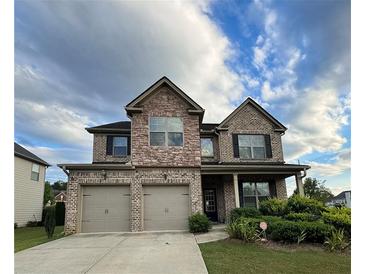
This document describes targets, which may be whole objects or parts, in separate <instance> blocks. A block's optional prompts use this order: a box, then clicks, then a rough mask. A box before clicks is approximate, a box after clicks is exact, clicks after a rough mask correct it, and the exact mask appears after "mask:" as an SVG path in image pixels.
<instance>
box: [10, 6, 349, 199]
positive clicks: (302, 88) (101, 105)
mask: <svg viewBox="0 0 365 274" xmlns="http://www.w3.org/2000/svg"><path fill="white" fill-rule="evenodd" d="M350 27H351V26H350V1H346V0H336V1H334V0H333V1H330V0H326V1H324V0H323V1H304V0H297V1H290V0H285V1H284V0H280V1H261V0H257V1H192V2H188V1H184V2H179V1H174V2H121V1H115V2H113V1H105V2H104V1H103V2H101V1H100V2H97V1H92V2H87V1H72V2H71V1H68V2H66V1H63V2H61V1H47V2H45V1H15V141H16V142H18V143H19V144H21V145H23V146H24V147H25V148H27V149H29V150H30V151H32V152H33V153H35V154H37V155H38V156H39V157H41V158H42V159H44V160H46V161H47V162H49V163H50V164H52V166H51V167H50V168H49V169H48V170H47V178H46V179H47V180H49V181H51V182H54V181H57V180H59V179H61V180H66V179H67V178H66V175H65V174H64V173H63V171H62V170H61V169H59V168H58V167H57V166H56V165H57V164H58V163H88V162H91V161H92V135H91V134H89V133H87V132H86V131H85V129H84V128H85V127H90V126H96V125H100V124H104V123H111V122H115V121H120V120H126V119H127V117H126V114H125V111H124V106H125V105H126V104H127V103H128V102H129V101H131V100H132V99H133V98H134V97H136V96H137V95H138V94H139V93H141V92H142V91H144V90H145V89H146V88H147V87H149V86H150V85H151V84H152V83H154V82H155V81H156V80H158V79H160V78H161V77H162V76H167V77H169V78H170V79H171V80H172V81H173V82H174V83H175V84H177V85H178V86H179V87H180V88H181V89H182V90H184V91H185V92H186V93H187V94H188V95H189V96H190V97H192V98H193V99H194V100H196V101H197V102H198V103H199V104H200V105H201V106H202V107H203V108H205V110H206V112H205V116H204V122H218V123H219V122H221V121H222V120H223V119H224V118H225V117H226V116H227V115H229V114H230V113H231V112H232V111H233V110H234V109H235V108H236V107H237V106H238V105H240V103H242V102H243V101H244V100H245V99H246V98H247V97H248V96H250V97H252V98H253V99H254V100H256V101H257V102H258V103H259V104H261V105H262V106H263V107H264V108H265V109H266V110H267V111H269V112H270V113H271V114H272V115H274V116H275V117H276V118H277V119H278V120H279V121H280V122H282V123H283V124H284V125H285V126H286V127H287V128H288V130H287V132H286V134H285V135H284V136H283V149H284V157H285V161H286V162H287V163H298V162H299V163H301V164H308V165H310V166H311V167H312V168H311V169H310V170H309V171H308V176H310V177H315V178H317V179H319V180H320V181H325V185H326V186H327V187H329V188H330V189H331V191H332V192H333V193H334V194H337V193H339V192H341V191H343V190H349V189H350V187H351V183H350V180H351V172H350V160H351V109H350V105H351V103H350V102H351V95H350V93H351V78H350V76H351V63H350V56H351V51H350V46H351V45H350V36H351V31H350ZM217 110H219V111H217ZM287 188H288V193H289V194H291V193H292V192H293V190H294V189H295V183H294V178H288V179H287Z"/></svg>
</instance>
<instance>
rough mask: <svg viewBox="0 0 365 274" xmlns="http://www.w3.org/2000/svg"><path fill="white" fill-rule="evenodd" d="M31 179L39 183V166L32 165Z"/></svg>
mask: <svg viewBox="0 0 365 274" xmlns="http://www.w3.org/2000/svg"><path fill="white" fill-rule="evenodd" d="M30 179H32V180H33V181H39V165H37V164H32V174H31V176H30Z"/></svg>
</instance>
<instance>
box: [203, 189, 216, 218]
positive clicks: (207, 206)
mask: <svg viewBox="0 0 365 274" xmlns="http://www.w3.org/2000/svg"><path fill="white" fill-rule="evenodd" d="M204 212H205V214H206V215H207V216H208V218H209V220H211V221H212V222H216V221H218V214H217V198H216V193H215V189H204Z"/></svg>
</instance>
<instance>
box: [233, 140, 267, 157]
mask: <svg viewBox="0 0 365 274" xmlns="http://www.w3.org/2000/svg"><path fill="white" fill-rule="evenodd" d="M238 147H239V155H240V158H241V159H264V158H266V151H265V138H264V135H238Z"/></svg>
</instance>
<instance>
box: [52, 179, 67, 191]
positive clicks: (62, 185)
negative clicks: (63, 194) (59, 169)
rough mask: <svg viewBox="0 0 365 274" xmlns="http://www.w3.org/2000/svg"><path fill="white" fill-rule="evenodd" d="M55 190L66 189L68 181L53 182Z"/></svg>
mask: <svg viewBox="0 0 365 274" xmlns="http://www.w3.org/2000/svg"><path fill="white" fill-rule="evenodd" d="M52 188H53V190H66V189H67V183H66V182H64V181H61V180H59V181H57V182H54V183H53V184H52Z"/></svg>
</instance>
